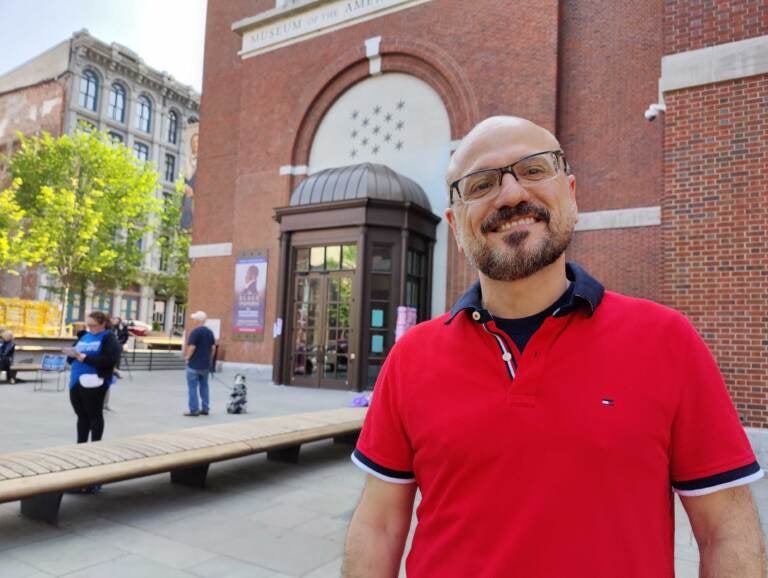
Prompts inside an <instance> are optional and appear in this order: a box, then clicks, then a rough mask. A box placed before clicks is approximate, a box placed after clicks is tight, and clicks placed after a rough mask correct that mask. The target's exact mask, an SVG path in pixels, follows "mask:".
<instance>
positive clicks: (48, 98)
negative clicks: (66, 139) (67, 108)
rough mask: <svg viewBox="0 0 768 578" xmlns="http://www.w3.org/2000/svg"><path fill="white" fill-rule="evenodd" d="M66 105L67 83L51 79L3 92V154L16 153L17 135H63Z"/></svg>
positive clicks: (0, 120) (0, 97)
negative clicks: (43, 133)
mask: <svg viewBox="0 0 768 578" xmlns="http://www.w3.org/2000/svg"><path fill="white" fill-rule="evenodd" d="M64 102H65V98H64V81H56V80H51V81H47V82H42V83H40V84H35V85H33V86H29V87H27V88H21V89H18V90H13V91H10V92H5V93H0V155H3V156H6V155H8V156H10V155H11V154H12V153H13V152H15V150H14V146H18V137H17V136H16V133H17V132H21V133H24V134H34V133H37V132H40V131H47V132H49V133H51V134H52V135H54V136H58V135H59V134H61V130H62V126H63V118H64ZM0 168H2V167H0Z"/></svg>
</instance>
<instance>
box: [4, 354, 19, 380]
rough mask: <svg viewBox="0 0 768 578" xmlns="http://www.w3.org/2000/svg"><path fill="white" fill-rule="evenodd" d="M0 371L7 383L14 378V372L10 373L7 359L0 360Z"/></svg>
mask: <svg viewBox="0 0 768 578" xmlns="http://www.w3.org/2000/svg"><path fill="white" fill-rule="evenodd" d="M0 371H5V374H6V376H7V379H8V381H10V380H12V379H15V378H16V372H15V371H11V360H10V359H7V358H3V359H0Z"/></svg>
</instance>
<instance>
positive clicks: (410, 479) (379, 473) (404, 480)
mask: <svg viewBox="0 0 768 578" xmlns="http://www.w3.org/2000/svg"><path fill="white" fill-rule="evenodd" d="M352 462H353V463H354V464H355V465H356V466H357V467H358V468H360V469H361V470H363V471H364V472H367V473H369V474H371V475H372V476H376V477H377V478H379V479H380V480H384V481H385V482H392V483H393V484H412V483H414V482H415V481H416V477H415V476H414V474H413V472H402V471H399V470H391V469H389V468H385V467H384V466H380V465H379V464H377V463H376V462H374V461H373V460H372V459H370V458H369V457H367V456H366V455H365V454H363V452H361V451H360V450H359V449H357V448H355V451H354V452H352Z"/></svg>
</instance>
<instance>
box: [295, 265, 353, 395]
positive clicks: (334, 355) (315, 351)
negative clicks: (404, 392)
mask: <svg viewBox="0 0 768 578" xmlns="http://www.w3.org/2000/svg"><path fill="white" fill-rule="evenodd" d="M295 287H296V293H295V298H294V301H293V313H292V314H293V319H292V322H293V326H292V332H291V335H292V340H291V341H292V343H291V383H292V384H295V385H304V386H310V387H330V388H343V387H346V386H347V385H348V372H349V344H350V339H351V331H352V322H351V315H352V273H347V272H343V271H339V272H333V273H310V274H308V275H297V276H296V283H295Z"/></svg>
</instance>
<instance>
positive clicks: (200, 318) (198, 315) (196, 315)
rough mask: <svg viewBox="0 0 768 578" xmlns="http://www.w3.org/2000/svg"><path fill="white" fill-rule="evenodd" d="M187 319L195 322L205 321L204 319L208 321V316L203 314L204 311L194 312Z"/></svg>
mask: <svg viewBox="0 0 768 578" xmlns="http://www.w3.org/2000/svg"><path fill="white" fill-rule="evenodd" d="M189 317H190V318H191V319H194V320H195V321H205V320H206V319H208V316H207V315H206V314H205V311H195V312H194V313H193V314H192V315H190V316H189Z"/></svg>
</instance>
